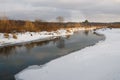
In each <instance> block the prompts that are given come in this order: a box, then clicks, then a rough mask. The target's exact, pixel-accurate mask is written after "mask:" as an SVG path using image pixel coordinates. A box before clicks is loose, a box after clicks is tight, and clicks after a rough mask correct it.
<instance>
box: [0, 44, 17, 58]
mask: <svg viewBox="0 0 120 80" xmlns="http://www.w3.org/2000/svg"><path fill="white" fill-rule="evenodd" d="M15 48H16V46H7V47H3V48H0V55H4V56H9V54H11V53H12V52H13V51H14V50H15Z"/></svg>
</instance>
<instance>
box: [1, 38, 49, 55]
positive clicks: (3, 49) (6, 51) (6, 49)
mask: <svg viewBox="0 0 120 80" xmlns="http://www.w3.org/2000/svg"><path fill="white" fill-rule="evenodd" d="M50 41H51V40H48V41H42V42H33V43H29V44H23V45H16V46H15V45H13V46H6V47H1V48H0V55H2V56H9V55H11V54H12V53H16V52H17V50H19V51H20V50H21V48H25V49H27V51H29V50H31V49H32V48H34V47H36V46H43V45H47V44H48V43H49V42H50Z"/></svg>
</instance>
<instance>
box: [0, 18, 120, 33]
mask: <svg viewBox="0 0 120 80" xmlns="http://www.w3.org/2000/svg"><path fill="white" fill-rule="evenodd" d="M92 26H96V27H103V26H108V27H120V24H119V23H88V22H87V23H86V22H82V23H75V22H67V23H61V22H41V21H37V20H36V21H29V20H27V21H22V20H8V19H1V20H0V32H2V33H14V32H26V31H30V32H38V31H55V30H58V29H61V28H75V27H92Z"/></svg>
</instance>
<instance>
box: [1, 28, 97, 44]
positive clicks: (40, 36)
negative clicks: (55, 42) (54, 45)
mask: <svg viewBox="0 0 120 80" xmlns="http://www.w3.org/2000/svg"><path fill="white" fill-rule="evenodd" d="M90 29H91V30H93V29H95V28H94V27H93V28H90ZM90 29H89V30H90ZM80 30H86V29H85V28H70V29H66V30H65V29H60V30H57V31H52V32H47V31H43V32H25V33H15V35H16V36H17V39H15V38H13V34H7V35H9V36H8V37H7V38H6V37H5V36H4V34H3V33H0V46H7V45H13V44H19V43H26V42H31V41H36V40H38V41H45V40H50V39H54V38H56V37H59V36H66V35H72V34H73V33H74V32H76V31H80Z"/></svg>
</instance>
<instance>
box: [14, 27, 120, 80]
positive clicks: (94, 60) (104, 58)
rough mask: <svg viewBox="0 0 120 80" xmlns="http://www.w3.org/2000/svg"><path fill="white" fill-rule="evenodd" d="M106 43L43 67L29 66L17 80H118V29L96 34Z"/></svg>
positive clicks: (119, 72) (119, 41) (119, 76)
mask: <svg viewBox="0 0 120 80" xmlns="http://www.w3.org/2000/svg"><path fill="white" fill-rule="evenodd" d="M98 32H99V33H102V34H105V36H106V40H105V41H103V42H99V43H98V44H96V45H95V46H92V47H87V48H85V49H83V50H80V51H77V52H74V53H72V54H69V55H66V56H64V57H61V58H59V59H56V60H53V61H51V62H49V63H47V64H46V66H44V67H42V68H41V66H33V67H29V68H27V69H25V70H23V71H22V72H20V73H18V74H17V75H15V78H16V80H21V79H22V80H119V79H120V65H119V63H120V62H119V61H120V54H119V53H120V48H119V45H120V38H119V37H120V29H112V30H105V31H102V30H100V31H98Z"/></svg>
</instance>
